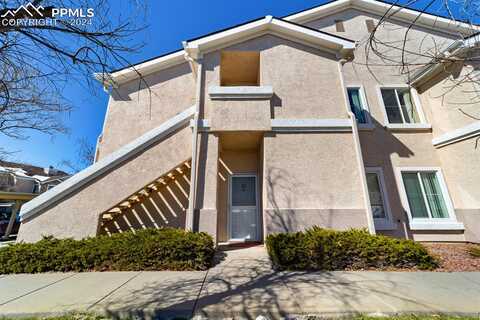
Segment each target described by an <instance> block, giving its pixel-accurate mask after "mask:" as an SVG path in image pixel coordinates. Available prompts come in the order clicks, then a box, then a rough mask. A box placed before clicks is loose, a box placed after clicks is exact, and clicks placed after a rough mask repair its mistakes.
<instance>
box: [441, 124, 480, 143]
mask: <svg viewBox="0 0 480 320" xmlns="http://www.w3.org/2000/svg"><path fill="white" fill-rule="evenodd" d="M475 136H480V121H478V122H474V123H472V124H469V125H467V126H465V127H462V128H459V129H456V130H452V131H449V132H447V133H444V134H442V135H441V136H439V137H437V138H435V139H432V144H433V145H434V146H435V147H437V148H441V147H444V146H446V145H449V144H452V143H455V142H459V141H462V140H465V139H469V138H472V137H475Z"/></svg>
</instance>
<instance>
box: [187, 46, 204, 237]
mask: <svg viewBox="0 0 480 320" xmlns="http://www.w3.org/2000/svg"><path fill="white" fill-rule="evenodd" d="M186 46H187V44H186V43H184V47H185V59H186V60H187V61H188V62H189V64H190V67H191V69H192V72H193V75H194V77H195V78H196V93H195V101H196V103H195V114H194V116H193V128H192V164H191V169H190V191H189V196H188V209H187V216H186V221H185V229H186V230H189V231H193V225H194V215H195V196H196V189H197V157H198V122H199V114H200V103H201V98H202V97H201V95H202V85H203V81H202V80H203V77H202V70H203V62H202V60H200V59H199V60H196V61H195V60H194V59H193V58H192V57H191V56H190V55H189V53H188V51H187V48H186ZM195 64H196V65H197V68H195Z"/></svg>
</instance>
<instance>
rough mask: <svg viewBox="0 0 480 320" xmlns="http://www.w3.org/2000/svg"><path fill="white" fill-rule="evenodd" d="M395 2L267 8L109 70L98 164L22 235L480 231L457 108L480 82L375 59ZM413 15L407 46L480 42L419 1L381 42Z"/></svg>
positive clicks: (473, 159) (45, 204) (472, 164)
mask: <svg viewBox="0 0 480 320" xmlns="http://www.w3.org/2000/svg"><path fill="white" fill-rule="evenodd" d="M389 6H390V5H388V4H385V3H383V2H380V1H373V0H356V1H348V0H339V1H333V2H330V3H328V4H325V5H321V6H318V7H316V8H313V9H309V10H306V11H303V12H300V13H296V14H293V15H290V16H288V17H285V18H283V19H280V18H273V17H271V16H267V17H265V18H261V19H258V20H255V21H252V22H248V23H245V24H243V25H240V26H236V27H233V28H231V29H227V30H223V31H220V32H217V33H213V34H210V35H207V36H204V37H200V38H197V39H193V40H189V41H185V42H184V43H183V47H184V49H183V50H179V51H176V52H173V53H170V54H167V55H164V56H161V57H158V58H154V59H152V60H148V61H145V62H142V63H140V64H138V65H136V66H135V68H129V69H123V70H119V71H116V72H114V73H113V74H111V75H109V76H108V79H107V80H105V81H104V85H105V86H106V87H113V89H112V91H111V97H110V101H109V105H108V110H107V114H106V118H105V123H104V127H103V132H102V135H101V138H99V143H98V145H97V154H96V163H95V164H93V165H92V166H90V167H88V168H87V169H85V170H84V171H82V172H80V173H78V174H76V175H75V176H73V177H72V178H71V179H69V180H67V181H65V182H64V183H62V184H60V185H59V186H57V187H56V188H54V189H53V190H49V191H47V192H45V193H44V194H42V195H40V196H39V197H37V198H35V199H34V200H32V201H31V202H29V203H28V204H26V205H25V206H23V208H22V210H21V217H22V228H21V229H20V234H19V237H18V240H19V241H36V240H38V239H40V238H41V235H45V234H51V235H54V236H56V237H75V238H82V237H86V236H94V235H98V234H110V233H114V232H121V231H123V230H129V229H136V228H146V227H162V226H173V227H178V228H186V229H193V230H195V231H205V232H208V233H210V234H211V235H212V236H213V237H214V238H215V241H216V242H217V243H224V242H234V241H263V239H265V237H266V236H267V235H268V234H270V233H273V232H284V231H297V230H303V229H305V228H307V227H311V226H314V225H318V226H321V227H327V228H334V229H348V228H366V229H368V230H369V231H370V232H371V233H381V234H386V235H391V236H395V237H401V238H409V239H414V240H417V241H471V242H480V161H479V159H480V150H479V149H476V148H475V144H476V140H477V139H478V136H479V135H480V122H478V121H476V120H474V119H472V118H469V117H466V116H464V115H462V113H460V112H459V111H458V102H459V101H468V99H467V98H466V96H465V95H466V93H465V92H468V91H470V92H471V91H472V88H456V89H454V90H451V89H452V88H450V90H448V94H447V95H446V96H445V97H441V96H442V95H441V94H439V92H441V91H442V89H443V86H445V83H444V82H443V81H441V80H444V79H447V81H448V79H449V77H450V76H451V75H450V73H449V72H448V70H449V68H451V67H452V68H453V66H444V65H441V66H438V67H436V66H432V67H430V68H426V69H425V70H422V71H421V72H419V73H417V74H416V76H415V79H413V80H412V79H410V80H411V81H410V82H409V83H407V80H406V79H405V78H404V77H403V76H401V75H400V74H399V70H398V67H397V66H391V67H390V66H376V67H375V66H374V67H372V68H370V69H371V70H369V69H368V68H367V67H366V66H365V59H366V57H365V47H364V46H365V43H366V41H365V40H366V39H367V38H368V36H369V32H370V31H371V27H372V25H375V24H376V23H377V22H378V20H379V19H380V18H381V17H382V16H383V15H384V13H385V12H386V10H388V8H389ZM412 21H416V26H415V27H413V28H411V29H410V31H409V38H408V41H407V42H406V48H407V49H409V50H418V48H419V47H420V46H421V47H422V48H428V47H435V48H436V49H438V48H445V50H449V52H450V54H452V55H453V56H455V55H459V57H460V55H461V52H466V51H468V50H470V49H472V47H475V46H476V41H475V40H476V39H475V36H474V37H470V35H472V34H473V33H474V32H475V31H476V27H472V26H470V25H466V24H463V23H460V22H455V21H452V20H448V19H445V18H442V17H438V16H433V15H429V14H426V13H423V14H420V13H419V12H417V11H413V10H407V9H402V10H401V11H399V13H398V14H396V15H395V16H394V17H393V18H391V19H390V21H389V23H390V28H387V30H379V31H378V33H377V37H380V38H383V39H384V40H385V41H389V42H390V43H395V42H396V43H402V41H403V37H404V31H405V30H406V28H408V23H409V22H412ZM459 34H460V35H463V36H464V38H465V40H456V39H459V38H460V36H459ZM460 58H461V57H460ZM372 59H375V57H373V58H372ZM460 68H463V69H462V70H463V71H462V72H465V70H467V69H470V68H471V66H468V65H467V66H463V63H462V65H461V66H460ZM372 72H374V74H372ZM139 74H141V75H142V76H143V79H142V81H139ZM97 76H98V78H99V79H100V80H104V79H103V78H105V77H102V75H97ZM139 83H140V84H141V85H139ZM145 84H148V87H149V88H148V89H147V88H145V87H146V86H145ZM462 99H463V100H462ZM465 107H466V108H470V110H471V111H472V112H477V115H478V114H480V113H478V110H480V109H479V108H480V105H479V104H478V103H476V104H471V103H470V104H468V105H465Z"/></svg>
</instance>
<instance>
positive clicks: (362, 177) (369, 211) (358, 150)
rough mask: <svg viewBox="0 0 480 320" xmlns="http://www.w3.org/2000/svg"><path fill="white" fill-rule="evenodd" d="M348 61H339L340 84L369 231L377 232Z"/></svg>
mask: <svg viewBox="0 0 480 320" xmlns="http://www.w3.org/2000/svg"><path fill="white" fill-rule="evenodd" d="M346 62H348V60H347V59H340V60H339V61H338V72H339V74H340V85H341V87H342V90H343V99H344V102H345V103H344V105H345V107H346V109H347V114H348V116H349V117H350V121H351V123H352V135H353V142H354V145H355V152H356V154H357V165H358V171H359V172H360V180H361V182H362V191H363V201H364V204H365V207H366V214H367V226H368V232H369V233H370V234H375V224H374V221H373V212H372V206H371V204H370V196H369V194H368V186H367V175H366V173H365V164H364V162H363V156H362V147H361V145H360V135H359V133H358V125H357V120H356V118H355V115H354V114H353V112H352V111H351V110H350V107H349V102H348V99H347V88H346V87H345V80H344V77H343V65H344V64H345V63H346Z"/></svg>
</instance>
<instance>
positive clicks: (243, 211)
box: [229, 175, 259, 241]
mask: <svg viewBox="0 0 480 320" xmlns="http://www.w3.org/2000/svg"><path fill="white" fill-rule="evenodd" d="M229 198H230V200H229V201H230V204H229V230H230V240H250V241H258V240H259V239H258V238H259V231H258V229H259V218H258V208H257V177H256V176H255V175H234V176H232V177H231V178H230V197H229Z"/></svg>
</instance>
